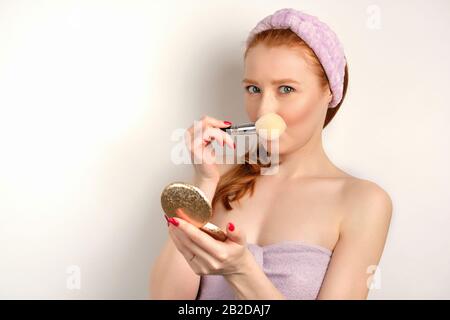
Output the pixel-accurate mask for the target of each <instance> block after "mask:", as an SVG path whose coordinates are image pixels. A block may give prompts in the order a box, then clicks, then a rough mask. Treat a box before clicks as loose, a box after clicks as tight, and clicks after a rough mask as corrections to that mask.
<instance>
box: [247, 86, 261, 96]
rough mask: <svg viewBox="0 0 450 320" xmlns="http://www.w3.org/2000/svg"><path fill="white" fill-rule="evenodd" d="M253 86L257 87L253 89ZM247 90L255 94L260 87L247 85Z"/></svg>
mask: <svg viewBox="0 0 450 320" xmlns="http://www.w3.org/2000/svg"><path fill="white" fill-rule="evenodd" d="M252 88H255V90H252ZM245 90H247V91H248V92H249V93H251V94H253V93H258V92H259V88H258V87H255V86H253V85H251V86H246V87H245Z"/></svg>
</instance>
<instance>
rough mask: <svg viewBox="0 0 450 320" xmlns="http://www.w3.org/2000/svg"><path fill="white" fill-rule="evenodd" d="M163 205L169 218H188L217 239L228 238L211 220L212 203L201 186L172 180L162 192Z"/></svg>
mask: <svg viewBox="0 0 450 320" xmlns="http://www.w3.org/2000/svg"><path fill="white" fill-rule="evenodd" d="M161 206H162V208H163V210H164V212H165V213H166V215H167V216H168V217H169V218H170V217H177V218H181V219H183V220H186V221H188V222H190V223H191V224H193V225H194V226H196V227H198V228H199V229H200V230H202V231H204V232H206V233H207V234H209V235H210V236H211V237H213V238H214V239H216V240H220V241H225V240H226V239H227V235H226V234H225V232H223V231H222V230H221V229H220V228H219V227H217V226H216V225H214V224H212V223H210V222H209V220H210V219H211V217H212V208H211V204H210V202H209V200H208V198H207V197H206V196H205V194H204V193H203V191H202V190H201V189H200V188H197V187H196V186H193V185H191V184H189V183H185V182H172V183H171V184H169V185H167V186H166V187H165V188H164V190H163V191H162V193H161Z"/></svg>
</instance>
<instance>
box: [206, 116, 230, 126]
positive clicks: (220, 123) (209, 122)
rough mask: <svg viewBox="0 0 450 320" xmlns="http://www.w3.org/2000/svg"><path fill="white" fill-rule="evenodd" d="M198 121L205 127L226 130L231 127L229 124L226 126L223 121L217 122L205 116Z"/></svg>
mask: <svg viewBox="0 0 450 320" xmlns="http://www.w3.org/2000/svg"><path fill="white" fill-rule="evenodd" d="M200 121H202V122H203V123H204V124H206V125H210V126H213V127H218V128H226V127H229V126H230V125H231V123H230V124H227V123H226V122H225V121H223V120H219V119H216V118H213V117H210V116H207V115H204V116H203V117H201V119H200Z"/></svg>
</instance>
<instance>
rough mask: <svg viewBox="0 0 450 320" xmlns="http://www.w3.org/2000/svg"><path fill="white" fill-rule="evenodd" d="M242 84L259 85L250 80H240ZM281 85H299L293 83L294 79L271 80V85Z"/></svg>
mask: <svg viewBox="0 0 450 320" xmlns="http://www.w3.org/2000/svg"><path fill="white" fill-rule="evenodd" d="M242 83H256V84H259V83H258V81H256V80H252V79H247V78H246V79H244V80H242ZM282 83H297V84H300V83H299V82H298V81H295V80H294V79H288V78H286V79H279V80H273V81H272V84H282Z"/></svg>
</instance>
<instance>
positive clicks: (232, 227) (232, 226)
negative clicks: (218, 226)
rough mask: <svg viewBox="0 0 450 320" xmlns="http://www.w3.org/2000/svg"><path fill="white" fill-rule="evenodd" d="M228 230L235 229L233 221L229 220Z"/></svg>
mask: <svg viewBox="0 0 450 320" xmlns="http://www.w3.org/2000/svg"><path fill="white" fill-rule="evenodd" d="M228 230H230V231H234V224H232V223H231V222H228Z"/></svg>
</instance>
